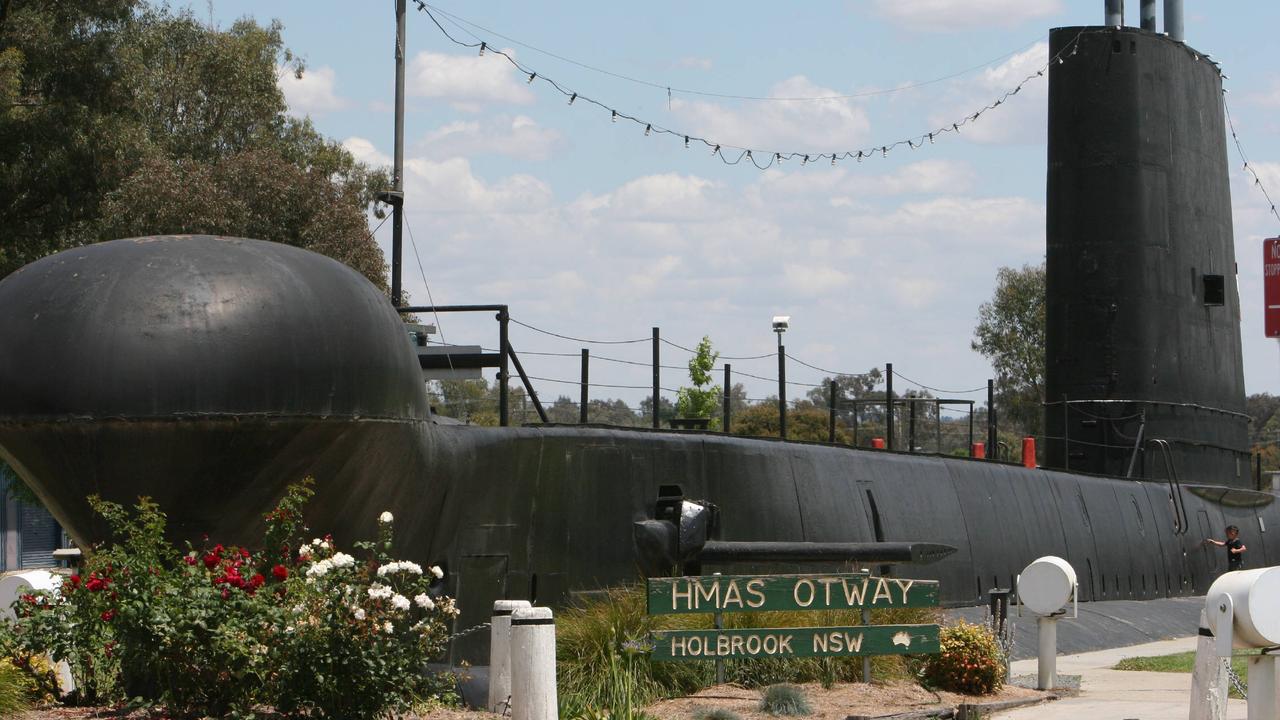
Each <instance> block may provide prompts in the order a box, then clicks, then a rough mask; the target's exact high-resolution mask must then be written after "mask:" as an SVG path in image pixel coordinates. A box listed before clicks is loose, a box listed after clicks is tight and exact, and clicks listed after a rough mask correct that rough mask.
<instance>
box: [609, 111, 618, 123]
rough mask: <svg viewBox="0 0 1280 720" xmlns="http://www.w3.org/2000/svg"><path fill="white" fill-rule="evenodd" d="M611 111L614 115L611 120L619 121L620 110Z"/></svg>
mask: <svg viewBox="0 0 1280 720" xmlns="http://www.w3.org/2000/svg"><path fill="white" fill-rule="evenodd" d="M611 112H612V113H613V117H612V118H610V120H611V121H612V122H618V111H617V110H612V111H611Z"/></svg>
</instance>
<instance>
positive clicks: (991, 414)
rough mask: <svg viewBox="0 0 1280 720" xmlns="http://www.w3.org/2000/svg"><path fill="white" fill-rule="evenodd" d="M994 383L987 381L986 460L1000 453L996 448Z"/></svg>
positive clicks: (993, 381)
mask: <svg viewBox="0 0 1280 720" xmlns="http://www.w3.org/2000/svg"><path fill="white" fill-rule="evenodd" d="M996 442H997V438H996V381H995V380H992V379H988V380H987V458H988V459H991V458H996V457H997V456H998V455H999V454H1000V453H999V449H998V448H997V446H996Z"/></svg>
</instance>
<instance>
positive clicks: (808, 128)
mask: <svg viewBox="0 0 1280 720" xmlns="http://www.w3.org/2000/svg"><path fill="white" fill-rule="evenodd" d="M841 94H842V93H841V92H839V91H837V90H832V89H830V88H825V87H822V86H819V85H816V84H814V83H813V82H811V81H809V80H808V79H807V78H805V77H804V76H801V75H797V76H795V77H792V78H789V79H787V80H784V81H782V82H780V83H778V84H776V85H774V86H773V87H772V88H771V89H770V91H769V97H774V98H794V97H829V96H836V95H841ZM671 109H672V111H673V112H674V113H675V114H676V115H677V116H679V117H680V120H681V124H682V126H687V127H690V128H692V130H691V132H692V134H694V135H700V136H702V137H707V138H711V139H713V140H715V141H717V142H721V143H724V144H725V145H737V146H742V147H750V148H759V149H762V150H800V151H801V152H804V151H808V150H812V151H813V152H815V153H818V152H831V151H832V150H835V149H839V150H843V149H846V148H851V147H857V146H858V145H860V144H862V143H863V141H865V140H866V139H867V136H868V133H869V131H870V129H871V122H870V121H869V120H868V119H867V114H866V112H865V111H863V109H862V108H861V107H859V106H858V105H856V104H855V103H854V102H853V101H852V100H811V101H798V102H785V101H773V102H751V103H746V104H742V105H737V106H729V105H724V104H720V103H712V102H704V101H692V102H691V101H688V100H679V99H677V100H675V101H674V102H673V103H672V105H671ZM725 152H726V154H730V155H732V154H733V153H732V152H731V151H729V150H727V149H726V150H725ZM761 160H762V162H763V158H762V159H761Z"/></svg>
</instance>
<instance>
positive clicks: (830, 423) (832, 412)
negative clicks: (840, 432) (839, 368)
mask: <svg viewBox="0 0 1280 720" xmlns="http://www.w3.org/2000/svg"><path fill="white" fill-rule="evenodd" d="M827 409H828V413H829V418H828V420H827V442H832V443H833V442H835V441H836V381H835V380H832V381H831V396H830V397H829V398H827Z"/></svg>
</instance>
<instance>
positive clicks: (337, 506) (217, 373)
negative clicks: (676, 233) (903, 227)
mask: <svg viewBox="0 0 1280 720" xmlns="http://www.w3.org/2000/svg"><path fill="white" fill-rule="evenodd" d="M1118 6H1119V0H1108V2H1107V3H1106V18H1105V23H1104V24H1103V25H1099V26H1077V27H1062V28H1055V29H1053V30H1052V31H1051V32H1050V36H1049V41H1050V55H1051V57H1053V58H1057V59H1061V60H1062V62H1051V64H1050V67H1049V71H1048V75H1049V78H1048V82H1049V100H1048V102H1049V134H1048V138H1049V142H1048V156H1047V179H1048V183H1047V195H1048V197H1047V226H1046V237H1047V249H1046V250H1047V252H1046V261H1047V273H1048V275H1047V278H1048V279H1047V297H1046V300H1047V323H1048V326H1047V347H1046V359H1047V362H1046V374H1047V375H1046V387H1047V396H1046V399H1045V403H1046V405H1045V420H1046V427H1047V428H1048V429H1047V435H1048V438H1047V440H1048V442H1047V443H1046V446H1045V460H1044V466H1042V467H1037V468H1026V467H1023V466H1021V465H1013V464H1008V463H1004V462H999V461H995V460H990V459H972V458H957V457H943V456H932V455H923V454H919V453H908V452H901V451H896V450H893V449H886V450H878V449H877V450H872V449H864V448H855V447H849V446H843V445H835V444H824V443H804V442H792V441H785V440H778V439H770V438H747V437H739V436H728V435H723V434H719V433H715V432H696V431H694V432H690V431H680V432H677V431H662V430H650V429H639V428H612V427H599V426H576V425H575V426H565V425H530V426H523V427H497V428H485V427H474V426H465V425H456V424H445V423H443V422H441V421H439V420H438V419H437V418H436V417H435V416H434V415H433V414H432V413H431V410H430V407H429V404H428V399H427V395H426V391H425V387H424V384H423V380H422V372H421V366H420V364H419V360H418V356H417V355H416V353H415V351H414V349H413V347H412V346H411V345H410V343H409V342H408V341H407V332H406V327H405V324H404V321H403V319H402V317H401V313H400V312H399V311H398V309H397V308H396V307H395V306H393V305H392V303H391V302H390V301H389V300H388V298H387V296H386V295H385V294H384V293H383V292H381V291H380V290H378V289H377V288H376V287H374V286H373V285H372V284H370V283H369V282H368V281H367V280H365V279H364V278H363V277H361V276H360V275H359V274H357V273H356V272H355V271H353V270H351V269H349V268H347V267H345V266H343V265H341V264H340V263H338V262H336V261H334V260H331V259H329V258H326V257H323V256H321V255H318V254H315V253H311V252H309V251H306V250H301V249H298V248H295V247H291V246H287V245H282V244H276V243H271V242H265V241H260V240H253V239H245V238H227V237H213V236H151V237H142V238H130V239H120V240H114V241H110V242H103V243H98V244H92V245H87V246H84V247H80V248H76V249H72V250H68V251H64V252H61V253H58V254H56V255H52V256H49V257H46V258H43V259H40V260H38V261H36V262H34V263H31V264H30V265H28V266H26V267H24V268H22V269H20V270H18V271H17V272H15V273H13V274H12V275H10V276H8V277H7V278H5V279H4V280H2V281H0V388H3V391H0V458H2V459H3V460H4V461H5V462H6V463H8V464H9V465H10V466H11V467H12V468H13V469H14V470H15V471H16V472H17V473H18V474H19V475H20V476H21V478H22V479H23V480H24V481H25V482H26V483H27V484H28V485H29V486H30V487H31V488H32V490H33V491H34V492H35V493H36V494H37V495H38V496H39V497H40V499H41V500H42V501H43V502H44V504H45V505H46V507H48V509H49V510H50V511H51V512H52V513H53V515H54V517H55V518H57V520H58V521H59V522H60V523H61V524H62V525H63V526H64V528H66V530H67V532H68V533H69V534H70V535H71V537H72V538H73V539H74V540H75V541H76V542H77V544H79V545H80V546H82V547H88V546H89V545H90V544H92V543H93V542H95V541H97V540H100V539H102V537H103V534H104V532H105V528H104V527H103V525H102V524H101V522H100V521H99V520H98V519H97V518H95V517H94V516H93V515H92V513H91V512H90V509H89V507H88V505H87V503H86V502H85V498H86V496H87V495H90V494H94V493H96V494H99V495H101V496H103V497H105V498H107V499H110V500H115V501H117V502H122V503H131V502H133V501H134V500H135V499H136V498H137V497H138V496H141V495H146V496H149V497H151V498H153V499H154V500H155V501H156V502H157V503H159V505H160V506H161V507H162V508H163V509H164V510H165V512H166V513H167V514H168V516H169V519H170V531H171V532H172V533H173V535H174V539H175V540H178V541H181V540H193V541H196V540H198V538H199V537H200V536H201V535H203V534H206V533H207V534H209V535H210V536H214V537H217V538H219V539H222V540H224V541H229V542H237V541H244V542H251V540H252V539H253V538H255V537H260V531H261V529H262V516H263V514H264V513H265V512H266V511H267V510H269V509H270V508H272V507H273V506H274V505H275V503H276V502H277V501H278V500H279V499H280V497H281V496H282V494H283V493H284V490H285V488H286V486H287V485H289V484H290V483H293V482H296V481H298V480H300V479H302V478H304V477H308V476H309V477H312V478H314V479H315V481H316V495H315V498H314V500H313V501H312V503H311V504H310V506H309V507H308V510H307V522H308V524H309V525H310V526H311V527H314V528H323V529H325V530H332V532H333V534H334V536H335V538H337V539H338V541H339V542H350V541H352V540H355V539H360V538H364V537H371V536H372V535H373V534H374V532H375V522H376V518H377V516H378V514H379V513H380V512H382V511H383V510H388V509H389V510H392V511H393V512H394V513H395V516H396V518H397V521H396V525H395V535H396V537H395V540H396V544H397V547H398V548H399V549H400V552H401V553H402V554H403V555H405V556H406V557H408V558H409V559H412V560H416V561H419V562H422V563H431V564H438V565H440V566H441V567H443V568H444V569H445V571H446V577H445V579H444V585H445V587H444V588H443V589H444V591H446V592H448V593H449V594H450V595H452V596H454V597H455V598H457V601H458V605H459V607H460V609H461V615H460V617H458V618H457V619H456V620H455V622H456V627H455V631H462V630H465V629H467V628H471V627H474V626H476V625H479V624H481V623H483V622H484V621H485V620H487V619H488V616H489V611H490V608H491V607H492V603H493V601H494V600H496V599H502V598H510V599H527V600H531V601H534V602H536V603H538V604H545V605H552V606H560V605H564V604H566V603H569V602H571V601H572V600H573V598H574V597H575V596H576V595H578V594H581V593H589V592H592V591H595V590H599V589H601V588H605V587H610V586H615V585H620V584H627V583H634V582H637V581H639V580H640V579H641V578H642V577H644V576H645V575H653V574H665V573H672V572H682V571H703V570H707V571H709V570H715V569H719V568H720V567H724V568H726V569H728V568H732V569H733V570H734V571H750V572H761V571H768V570H771V569H772V570H776V569H779V568H785V567H792V568H794V565H792V564H791V563H792V562H794V561H797V555H804V554H805V551H806V549H807V550H808V551H814V549H826V550H828V551H830V553H828V554H827V555H825V556H821V555H822V553H814V552H810V555H819V556H821V557H813V556H810V557H804V558H799V559H803V560H804V561H805V562H808V563H811V564H810V565H809V566H810V567H815V568H823V567H830V568H835V567H841V566H842V565H844V564H845V563H846V562H847V561H848V560H850V559H857V560H859V561H863V562H869V563H880V562H884V563H893V567H892V572H893V573H894V574H895V575H896V576H900V577H916V578H930V579H936V580H939V581H940V593H941V597H942V600H943V602H944V604H946V605H950V606H967V605H976V604H979V603H981V602H983V601H984V600H985V598H986V595H987V593H988V592H989V590H990V589H991V588H994V587H1008V586H1011V585H1012V584H1013V581H1014V577H1015V575H1016V573H1018V572H1019V571H1020V569H1021V568H1022V567H1024V566H1025V565H1026V564H1027V563H1028V562H1029V561H1031V560H1033V559H1035V558H1037V557H1041V556H1044V555H1057V556H1060V557H1062V558H1065V559H1066V560H1067V561H1068V562H1070V563H1071V565H1072V567H1073V568H1074V569H1075V571H1076V573H1077V575H1078V577H1079V578H1080V579H1081V581H1080V596H1081V597H1080V599H1081V600H1082V601H1086V602H1087V601H1094V600H1115V599H1132V600H1144V599H1154V598H1163V597H1175V596H1187V595H1195V594H1202V593H1204V592H1205V591H1206V590H1207V589H1208V587H1209V585H1210V583H1211V582H1212V580H1213V579H1214V578H1215V577H1216V576H1217V575H1218V574H1219V573H1221V572H1223V571H1224V570H1225V557H1224V556H1222V555H1221V552H1220V551H1217V552H1215V551H1214V550H1213V549H1211V548H1208V547H1206V546H1205V545H1204V543H1203V539H1204V538H1205V537H1209V536H1212V535H1215V534H1218V533H1220V532H1221V530H1222V528H1223V527H1224V526H1226V525H1231V524H1234V525H1237V526H1239V527H1240V528H1241V530H1242V534H1243V535H1244V536H1245V537H1246V538H1247V544H1248V546H1249V553H1248V555H1247V560H1246V563H1247V566H1250V567H1259V566H1265V565H1274V564H1280V537H1277V534H1278V533H1280V506H1278V505H1277V503H1276V499H1277V496H1276V495H1275V494H1274V493H1271V492H1264V491H1261V490H1258V489H1254V488H1252V487H1251V483H1250V473H1249V458H1250V455H1249V448H1248V439H1247V424H1248V418H1247V416H1246V415H1245V414H1244V382H1243V368H1242V359H1241V349H1240V327H1239V323H1240V307H1239V296H1238V290H1237V287H1236V280H1235V271H1234V268H1235V261H1234V246H1233V235H1232V225H1231V222H1232V220H1231V209H1230V196H1229V188H1228V177H1227V172H1228V171H1227V159H1226V144H1225V132H1224V127H1223V114H1222V105H1221V93H1222V85H1221V76H1220V73H1219V71H1218V69H1217V68H1216V66H1214V65H1213V64H1212V63H1211V62H1209V61H1208V59H1207V58H1206V57H1205V56H1204V55H1203V54H1202V53H1199V52H1198V51H1196V50H1195V49H1193V48H1191V47H1190V46H1188V45H1187V44H1186V43H1185V42H1184V40H1183V37H1182V32H1181V28H1182V20H1181V16H1180V15H1181V11H1180V9H1179V4H1178V3H1176V2H1174V3H1170V6H1172V7H1173V8H1174V13H1175V14H1174V16H1170V15H1169V14H1168V10H1166V18H1165V20H1166V29H1167V30H1168V31H1169V32H1167V33H1159V32H1156V27H1155V13H1154V0H1144V1H1143V3H1142V6H1143V7H1142V9H1143V13H1142V18H1143V21H1142V26H1141V27H1128V26H1124V25H1123V22H1122V18H1121V17H1120V13H1119V12H1118ZM1148 11H1150V12H1148ZM504 349H505V348H504ZM912 561H915V562H912ZM922 561H930V562H928V563H927V564H925V563H924V562H922ZM486 643H487V638H486V637H484V634H483V633H480V634H472V635H467V636H464V637H459V638H457V639H455V641H454V642H453V643H452V644H451V647H450V658H449V659H450V660H451V661H452V662H455V663H457V662H462V661H468V662H473V663H474V662H476V661H480V662H483V660H484V658H485V657H486Z"/></svg>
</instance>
